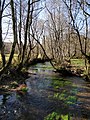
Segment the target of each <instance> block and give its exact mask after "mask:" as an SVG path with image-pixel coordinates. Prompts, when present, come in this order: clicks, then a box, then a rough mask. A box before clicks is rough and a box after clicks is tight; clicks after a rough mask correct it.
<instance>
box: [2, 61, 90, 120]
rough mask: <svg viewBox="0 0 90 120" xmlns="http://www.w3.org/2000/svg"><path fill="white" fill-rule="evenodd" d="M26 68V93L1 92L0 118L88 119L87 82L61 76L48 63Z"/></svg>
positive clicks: (88, 89)
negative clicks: (27, 73)
mask: <svg viewBox="0 0 90 120" xmlns="http://www.w3.org/2000/svg"><path fill="white" fill-rule="evenodd" d="M28 71H29V72H30V77H29V78H28V79H27V80H26V84H27V87H28V91H27V93H26V94H25V95H18V94H17V93H16V92H12V93H11V94H10V95H0V120H90V83H87V82H85V81H84V80H83V79H82V78H80V77H75V76H74V77H66V76H64V77H61V76H60V75H59V74H58V73H55V72H54V69H53V68H52V66H51V65H50V64H49V63H45V64H37V65H35V66H32V67H30V68H29V70H28Z"/></svg>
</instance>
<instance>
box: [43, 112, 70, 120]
mask: <svg viewBox="0 0 90 120" xmlns="http://www.w3.org/2000/svg"><path fill="white" fill-rule="evenodd" d="M44 120H72V117H71V116H70V115H69V114H66V115H63V114H60V113H57V112H52V113H51V114H49V115H48V116H47V117H45V118H44Z"/></svg>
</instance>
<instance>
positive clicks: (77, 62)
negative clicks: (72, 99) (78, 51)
mask: <svg viewBox="0 0 90 120" xmlns="http://www.w3.org/2000/svg"><path fill="white" fill-rule="evenodd" d="M71 64H72V65H74V66H85V60H84V59H71Z"/></svg>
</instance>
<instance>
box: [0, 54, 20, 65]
mask: <svg viewBox="0 0 90 120" xmlns="http://www.w3.org/2000/svg"><path fill="white" fill-rule="evenodd" d="M9 56H10V54H5V58H6V61H8V59H9ZM1 62H2V57H1V54H0V65H1ZM17 62H18V54H14V57H13V60H12V64H14V63H17Z"/></svg>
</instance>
